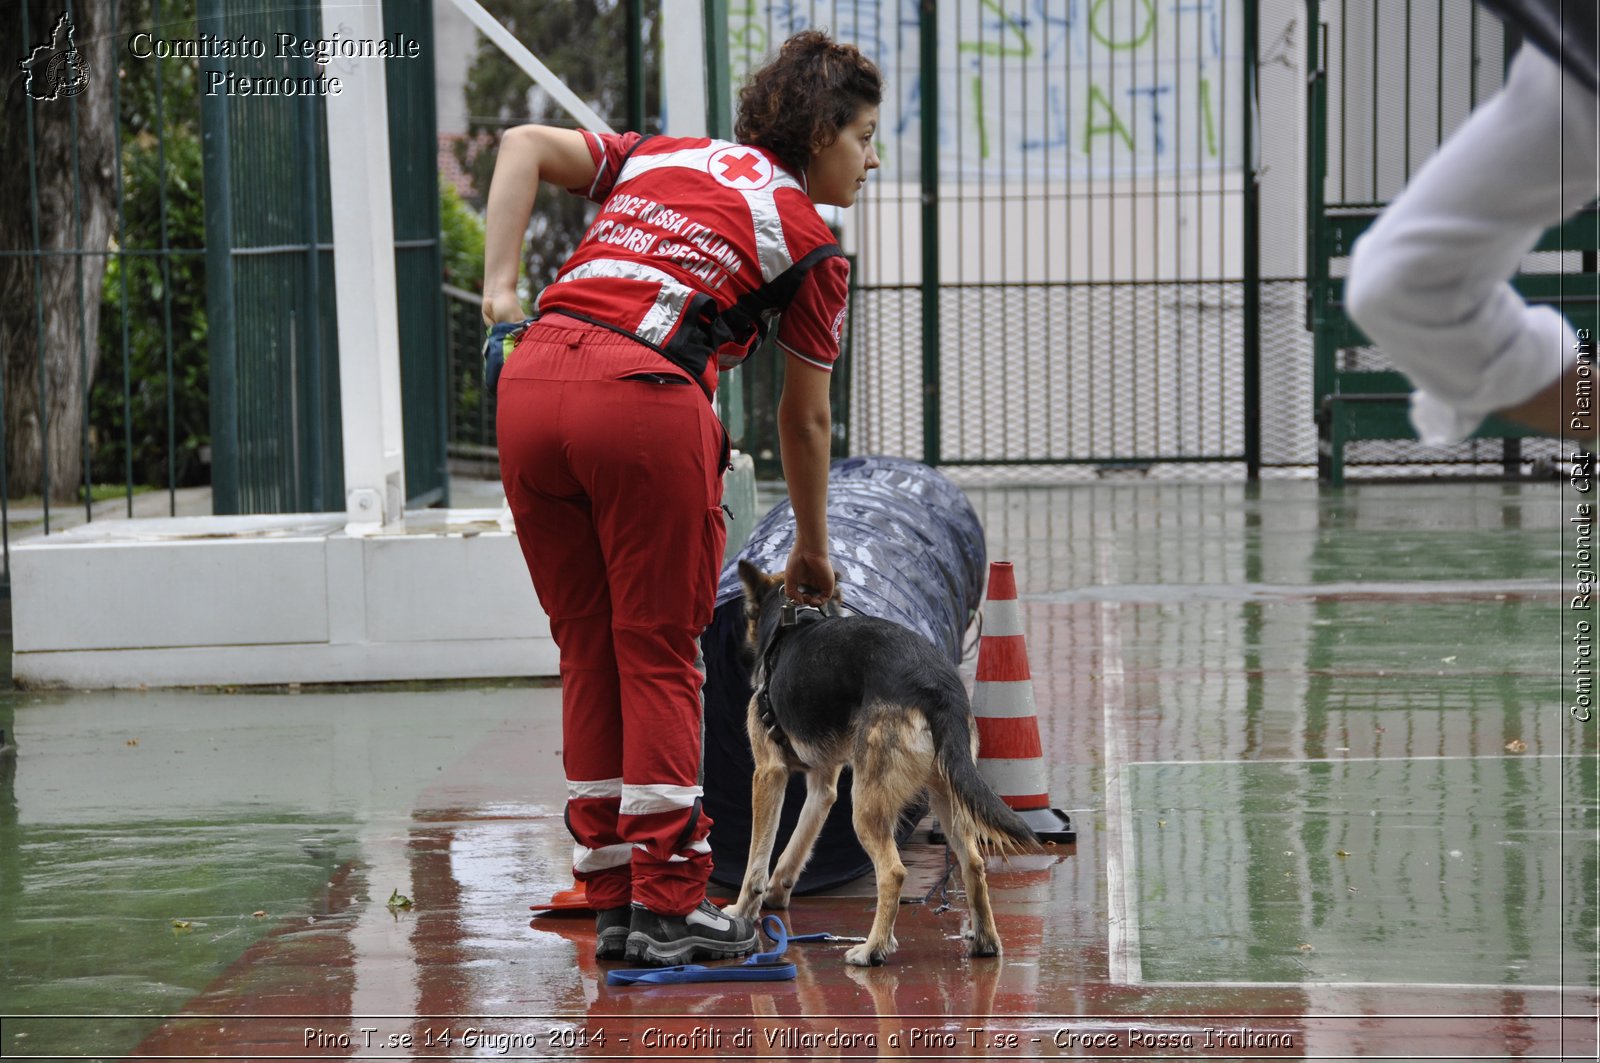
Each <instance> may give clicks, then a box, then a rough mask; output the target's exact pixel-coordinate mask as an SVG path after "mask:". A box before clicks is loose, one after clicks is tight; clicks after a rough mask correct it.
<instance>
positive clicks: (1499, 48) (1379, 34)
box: [1305, 0, 1600, 485]
mask: <svg viewBox="0 0 1600 1063" xmlns="http://www.w3.org/2000/svg"><path fill="white" fill-rule="evenodd" d="M1305 9H1306V16H1307V21H1308V23H1309V25H1310V26H1311V27H1312V29H1313V32H1312V33H1310V34H1308V40H1307V52H1308V59H1307V62H1308V70H1309V72H1310V90H1311V91H1310V93H1309V95H1308V98H1307V104H1308V117H1307V121H1308V126H1307V128H1308V135H1307V148H1308V151H1309V154H1310V159H1309V163H1308V166H1307V170H1306V175H1307V187H1306V247H1307V261H1306V278H1307V283H1306V299H1307V306H1306V323H1307V327H1308V328H1309V329H1310V330H1311V333H1312V345H1313V361H1314V370H1313V371H1314V383H1313V393H1314V402H1315V409H1314V411H1313V412H1314V415H1315V417H1316V423H1317V434H1318V467H1319V472H1320V474H1321V476H1322V478H1323V479H1325V480H1326V481H1328V482H1329V483H1332V484H1335V485H1337V484H1340V483H1342V482H1343V481H1344V478H1345V474H1346V470H1347V466H1348V465H1350V464H1352V463H1359V464H1363V465H1380V466H1388V467H1391V468H1392V467H1402V468H1403V467H1405V466H1409V465H1419V464H1427V465H1463V466H1483V465H1493V464H1498V465H1499V466H1500V468H1501V469H1502V470H1503V471H1504V472H1505V473H1506V474H1508V475H1516V474H1518V473H1519V472H1520V471H1521V466H1522V463H1523V462H1524V461H1530V460H1536V459H1546V460H1555V459H1557V458H1558V457H1559V456H1560V447H1559V445H1558V444H1557V443H1555V442H1553V441H1550V440H1537V439H1527V438H1526V437H1528V436H1532V435H1533V433H1532V432H1529V431H1527V430H1526V429H1523V428H1521V427H1520V426H1517V425H1513V424H1509V423H1507V422H1505V421H1501V420H1498V419H1496V418H1490V419H1489V420H1488V421H1486V422H1485V424H1484V425H1483V427H1482V428H1481V429H1480V430H1479V431H1478V432H1477V434H1476V436H1475V437H1474V438H1473V439H1471V440H1468V441H1467V442H1465V443H1462V444H1459V445H1457V446H1454V447H1423V446H1422V445H1421V444H1420V443H1418V442H1416V434H1415V432H1414V431H1413V429H1412V427H1411V424H1410V421H1409V418H1408V410H1409V402H1410V392H1411V385H1410V383H1409V381H1408V380H1407V379H1406V378H1405V377H1404V376H1403V375H1402V374H1401V373H1399V372H1398V371H1396V370H1395V369H1394V368H1393V367H1392V365H1391V364H1390V363H1389V361H1388V360H1387V359H1386V358H1385V357H1384V355H1383V353H1382V352H1381V351H1380V350H1378V349H1377V348H1375V347H1373V346H1372V344H1371V342H1370V341H1369V340H1368V339H1367V338H1366V337H1365V336H1364V335H1362V334H1361V332H1360V330H1359V329H1357V328H1356V327H1355V325H1354V324H1353V323H1352V322H1351V321H1350V319H1349V317H1348V316H1347V315H1346V314H1345V310H1344V274H1345V272H1346V270H1347V269H1348V265H1349V255H1350V252H1351V249H1352V247H1353V246H1354V244H1355V241H1356V239H1357V238H1358V237H1359V236H1360V235H1361V233H1362V232H1364V231H1365V230H1366V228H1367V227H1368V226H1369V225H1370V224H1371V223H1372V222H1373V221H1374V220H1375V219H1376V218H1377V216H1378V214H1379V213H1380V212H1381V211H1382V209H1383V207H1384V205H1385V204H1386V203H1387V202H1388V201H1389V200H1391V199H1393V198H1394V196H1395V195H1396V194H1397V193H1398V192H1399V191H1400V189H1401V188H1402V187H1403V186H1404V185H1405V182H1406V181H1407V180H1408V179H1409V178H1410V177H1411V175H1412V174H1413V173H1414V172H1415V171H1416V169H1417V168H1418V167H1420V166H1421V165H1422V163H1423V162H1424V161H1425V160H1426V159H1427V158H1428V157H1429V155H1431V154H1432V153H1433V151H1434V150H1435V149H1436V148H1437V147H1438V145H1439V144H1440V143H1442V142H1443V140H1444V139H1445V138H1446V137H1448V136H1449V135H1450V133H1451V132H1452V131H1453V130H1454V129H1455V128H1456V127H1457V126H1458V125H1460V123H1461V122H1462V121H1463V120H1464V119H1465V118H1466V116H1467V115H1468V114H1469V113H1471V111H1472V109H1473V108H1475V107H1476V106H1478V104H1479V103H1480V102H1482V101H1483V100H1486V99H1488V98H1489V97H1490V96H1491V95H1493V93H1495V92H1496V91H1498V89H1499V88H1500V85H1501V82H1502V80H1503V72H1504V69H1505V66H1506V64H1507V62H1508V61H1509V57H1510V55H1511V54H1512V52H1513V50H1514V49H1515V47H1516V41H1515V39H1514V38H1513V37H1511V36H1510V35H1509V34H1507V33H1505V32H1503V30H1502V26H1501V23H1500V22H1499V21H1498V20H1496V19H1495V18H1494V17H1493V16H1492V15H1490V14H1488V13H1487V12H1485V11H1483V10H1482V9H1480V8H1479V7H1478V5H1477V4H1475V3H1451V4H1446V3H1444V2H1443V0H1403V2H1399V0H1382V2H1381V3H1380V2H1379V0H1336V2H1335V0H1329V2H1323V0H1306V5H1305ZM1597 231H1600V228H1597V225H1596V214H1595V212H1594V211H1593V210H1592V209H1591V210H1590V211H1587V212H1585V213H1584V214H1583V215H1580V216H1579V217H1578V218H1575V219H1573V220H1572V221H1570V222H1569V223H1567V224H1566V225H1564V226H1561V227H1558V228H1556V229H1552V230H1551V231H1550V232H1548V233H1546V234H1545V236H1544V237H1543V239H1541V240H1540V242H1539V244H1538V246H1537V247H1536V248H1535V251H1534V254H1533V255H1532V256H1531V258H1530V259H1528V260H1526V261H1525V262H1524V272H1522V273H1521V274H1519V275H1518V276H1517V277H1516V278H1514V279H1513V283H1514V284H1515V285H1516V286H1517V288H1518V289H1519V290H1520V291H1522V293H1523V294H1524V296H1526V297H1527V298H1528V299H1530V300H1531V301H1534V302H1540V303H1550V304H1558V305H1559V306H1560V308H1561V310H1562V312H1563V313H1566V314H1567V315H1568V316H1569V317H1571V318H1572V319H1573V320H1574V322H1575V324H1577V325H1579V326H1580V327H1588V328H1590V329H1594V328H1595V327H1596V325H1597V324H1600V315H1597V313H1596V311H1597V307H1596V304H1595V301H1594V295H1593V290H1594V289H1593V285H1592V284H1591V285H1588V286H1587V294H1584V295H1579V294H1578V289H1579V287H1580V286H1579V285H1576V284H1573V283H1571V280H1570V276H1568V275H1570V274H1571V273H1574V272H1586V273H1593V272H1594V268H1595V267H1594V261H1593V258H1594V255H1593V252H1594V249H1595V246H1596V233H1597Z"/></svg>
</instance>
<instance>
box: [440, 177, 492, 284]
mask: <svg viewBox="0 0 1600 1063" xmlns="http://www.w3.org/2000/svg"><path fill="white" fill-rule="evenodd" d="M439 229H440V240H441V243H440V249H441V251H442V252H443V258H444V282H445V283H446V284H453V285H455V286H456V287H457V288H463V289H465V290H466V291H469V292H481V291H483V221H482V219H480V218H479V217H478V215H477V214H475V213H473V211H472V208H470V207H468V206H467V204H466V203H465V202H464V201H463V200H462V198H461V194H460V193H459V192H457V191H456V189H455V186H454V185H452V184H451V183H450V182H449V181H446V180H445V179H444V178H443V177H441V178H440V179H439Z"/></svg>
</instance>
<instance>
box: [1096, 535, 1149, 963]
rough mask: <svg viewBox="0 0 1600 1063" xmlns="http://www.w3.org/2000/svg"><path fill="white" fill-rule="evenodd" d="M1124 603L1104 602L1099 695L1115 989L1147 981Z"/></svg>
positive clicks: (1105, 554)
mask: <svg viewBox="0 0 1600 1063" xmlns="http://www.w3.org/2000/svg"><path fill="white" fill-rule="evenodd" d="M1115 549H1116V545H1115V543H1114V541H1113V540H1112V539H1111V538H1110V536H1109V535H1107V536H1104V537H1102V538H1101V540H1100V565H1099V568H1100V573H1099V575H1100V583H1101V585H1103V586H1110V585H1112V584H1114V583H1115V582H1116V579H1117V559H1116V554H1115ZM1121 608H1122V607H1121V605H1120V604H1119V603H1117V602H1114V601H1106V602H1101V603H1100V697H1101V706H1102V708H1103V710H1104V713H1105V759H1104V761H1103V763H1104V764H1105V771H1106V842H1107V844H1106V900H1107V903H1108V904H1109V906H1110V912H1109V919H1108V924H1109V925H1108V927H1107V942H1106V947H1107V953H1108V955H1109V968H1110V969H1109V971H1108V976H1109V977H1110V979H1111V982H1112V984H1113V985H1137V984H1139V982H1140V981H1141V980H1142V978H1143V964H1142V963H1141V961H1140V957H1139V919H1138V912H1137V909H1138V904H1137V902H1136V901H1135V900H1134V898H1133V896H1132V893H1131V892H1130V888H1129V879H1130V877H1131V876H1132V874H1133V865H1134V859H1133V849H1132V843H1133V831H1132V830H1130V829H1129V824H1128V818H1127V793H1126V786H1127V783H1126V780H1125V779H1124V777H1123V774H1122V767H1123V765H1124V764H1126V763H1127V760H1128V740H1127V734H1126V731H1125V730H1124V727H1125V720H1124V714H1125V712H1126V709H1127V705H1126V699H1125V697H1124V688H1123V674H1122V617H1121Z"/></svg>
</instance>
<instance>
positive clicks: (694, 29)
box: [661, 0, 707, 137]
mask: <svg viewBox="0 0 1600 1063" xmlns="http://www.w3.org/2000/svg"><path fill="white" fill-rule="evenodd" d="M661 14H662V19H661V51H662V55H663V58H664V60H665V61H664V62H663V63H662V64H661V90H662V91H661V97H662V101H663V103H664V104H665V106H664V107H663V108H662V109H663V110H664V111H665V112H666V114H664V115H663V116H662V117H663V118H664V119H665V125H664V127H663V129H662V132H664V133H670V134H671V135H672V136H675V137H703V136H705V135H706V130H707V126H706V12H705V5H704V3H703V2H702V0H662V8H661Z"/></svg>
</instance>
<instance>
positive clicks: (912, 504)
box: [701, 457, 987, 894]
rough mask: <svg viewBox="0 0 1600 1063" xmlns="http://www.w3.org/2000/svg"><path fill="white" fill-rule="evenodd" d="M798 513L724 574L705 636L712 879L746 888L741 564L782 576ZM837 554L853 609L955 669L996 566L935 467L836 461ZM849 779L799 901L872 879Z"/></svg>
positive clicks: (761, 531) (906, 827)
mask: <svg viewBox="0 0 1600 1063" xmlns="http://www.w3.org/2000/svg"><path fill="white" fill-rule="evenodd" d="M794 531H795V528H794V516H793V512H792V510H791V509H790V506H789V503H788V502H787V501H784V502H782V503H780V504H778V505H777V506H775V507H773V509H772V510H771V511H770V512H769V513H767V515H766V516H765V517H763V518H762V519H761V521H760V523H758V524H757V525H756V527H755V530H754V531H753V532H752V533H751V535H750V539H749V541H748V542H746V543H745V545H744V547H743V548H742V549H741V550H740V551H739V553H738V554H737V555H736V556H735V557H734V559H733V560H732V561H730V562H729V564H728V565H727V567H726V568H724V569H723V571H722V579H721V582H720V583H719V584H718V587H717V604H716V611H715V612H714V613H713V614H712V619H711V625H710V626H709V627H708V628H707V629H706V632H705V634H704V635H703V636H702V638H701V648H702V650H703V651H704V654H705V663H706V686H705V702H706V709H705V796H704V799H703V805H704V808H705V811H706V814H707V815H709V816H710V817H711V821H712V827H711V839H710V840H711V853H712V860H713V864H714V870H713V871H712V873H711V879H712V881H713V882H716V883H718V884H719V885H722V886H726V887H728V888H730V889H734V890H737V889H738V888H739V886H740V885H741V884H742V882H743V879H744V866H745V861H746V859H747V858H748V857H749V849H750V776H751V773H752V772H753V771H754V768H755V766H754V762H753V761H752V760H751V758H750V739H749V736H748V734H747V732H746V730H745V714H746V711H747V709H748V706H749V702H750V695H751V686H750V669H749V666H748V665H747V664H746V654H745V653H744V652H743V648H742V645H741V644H742V642H743V640H744V637H745V629H746V622H745V618H744V588H743V585H742V584H741V583H740V582H739V575H738V571H737V568H738V562H739V561H740V560H748V561H750V562H753V563H754V564H756V565H758V566H760V567H761V568H762V569H763V570H765V571H767V572H771V573H779V572H782V571H783V567H784V564H785V562H786V561H787V560H788V557H789V550H790V548H791V547H792V546H793V545H794ZM828 538H829V543H828V551H829V554H830V557H831V560H832V562H833V567H834V568H835V570H837V572H838V573H839V576H840V584H839V586H840V591H841V593H842V594H843V596H844V601H845V604H846V605H847V606H849V607H850V608H851V609H853V610H855V611H856V612H859V613H862V614H865V615H867V616H875V617H880V618H882V619H884V620H892V621H894V622H895V623H897V624H901V625H903V626H905V627H907V628H910V629H911V630H912V631H915V632H918V633H919V634H921V635H922V636H924V637H925V638H927V639H928V641H930V642H932V643H933V644H934V645H935V646H937V647H938V648H939V649H940V650H941V651H942V652H943V653H944V654H945V655H946V656H947V657H948V658H949V659H950V660H951V662H953V663H954V662H957V661H959V660H960V657H961V649H962V638H963V636H964V635H965V633H966V630H967V626H968V624H969V623H970V622H971V620H972V617H973V615H974V614H975V613H976V611H977V609H978V604H979V602H980V600H981V596H982V594H983V579H984V573H985V571H986V568H987V563H986V557H985V553H986V551H985V548H984V537H983V528H982V526H981V525H980V524H979V523H978V515H977V513H976V512H974V511H973V508H972V505H971V503H970V502H968V501H967V497H966V495H965V494H963V493H962V491H961V489H960V488H959V487H957V486H956V485H955V484H953V483H951V482H950V481H949V480H948V479H946V478H945V477H944V476H942V475H940V474H939V473H938V472H935V471H934V470H933V469H931V468H929V467H928V466H926V465H923V464H920V463H918V462H914V461H907V460H905V459H903V458H888V457H858V458H846V459H843V460H841V461H836V462H834V463H833V466H832V467H831V469H830V470H829V474H828ZM850 782H851V780H850V772H849V770H848V769H846V771H845V773H844V775H843V776H842V777H841V779H840V781H839V798H838V802H837V803H836V804H835V805H834V807H833V811H832V812H831V813H830V814H829V816H828V820H827V823H826V824H825V825H824V826H823V829H822V833H821V835H820V836H819V837H818V838H817V844H816V847H815V849H814V851H813V855H812V858H811V862H810V864H808V865H807V867H806V870H805V872H804V873H803V874H802V875H801V876H800V881H799V882H798V883H797V884H796V885H795V893H796V894H804V893H816V892H818V891H821V890H826V889H832V888H833V887H835V886H839V885H842V884H844V883H846V882H849V881H850V880H851V879H854V878H858V877H860V876H861V875H864V874H866V873H867V872H868V871H870V870H872V861H871V859H870V858H869V857H868V856H867V854H866V852H865V851H864V850H863V849H862V848H861V846H860V844H859V843H858V842H857V841H856V836H855V829H854V827H853V826H852V825H851V812H850ZM804 801H805V783H804V781H803V779H802V777H801V776H799V775H796V776H794V777H792V778H791V779H790V780H789V789H788V791H787V794H786V796H785V798H784V804H783V815H782V817H781V819H780V820H779V824H778V841H777V845H776V847H775V848H774V850H773V852H774V856H776V854H777V853H781V852H782V851H783V847H784V845H786V844H787V842H788V839H789V835H790V834H791V833H792V832H793V830H794V826H795V822H796V821H797V820H798V819H799V815H800V806H801V805H802V804H803V803H804ZM926 811H927V809H926V806H925V805H924V806H923V807H921V808H912V809H908V810H907V813H906V815H905V816H903V817H902V819H901V823H900V828H899V831H898V840H899V841H900V843H901V844H904V843H905V841H906V839H907V837H908V836H909V835H910V833H911V831H912V830H913V829H914V828H915V827H916V824H917V821H918V820H919V819H921V817H922V815H923V814H924V813H925V812H926Z"/></svg>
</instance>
